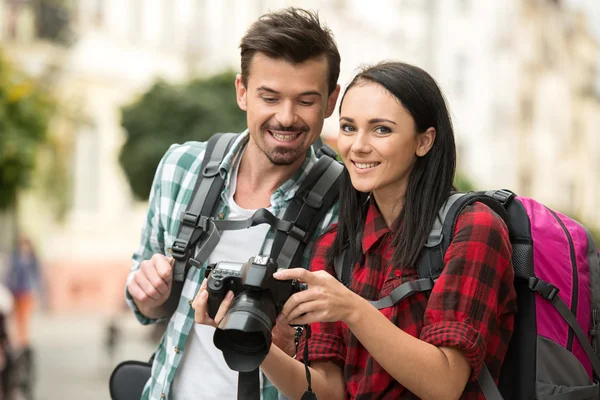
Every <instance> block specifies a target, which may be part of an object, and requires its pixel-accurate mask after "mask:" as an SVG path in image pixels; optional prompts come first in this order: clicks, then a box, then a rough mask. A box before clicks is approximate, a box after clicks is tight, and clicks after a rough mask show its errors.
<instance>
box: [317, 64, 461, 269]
mask: <svg viewBox="0 0 600 400" xmlns="http://www.w3.org/2000/svg"><path fill="white" fill-rule="evenodd" d="M364 82H374V83H377V84H379V85H381V86H383V87H384V88H385V89H387V90H388V91H389V92H390V93H391V94H393V95H394V96H395V97H396V98H397V99H398V101H399V102H400V103H401V104H402V106H404V108H405V109H406V111H408V112H409V113H410V115H411V116H412V117H413V119H414V121H415V127H416V131H417V132H418V133H424V132H425V131H426V130H427V129H428V128H430V127H433V128H435V130H436V137H435V141H434V143H433V146H432V147H431V149H430V150H429V152H428V153H427V154H426V155H425V156H423V157H419V158H417V160H416V162H415V165H414V167H413V169H412V171H411V173H410V176H409V178H408V185H407V188H406V194H405V196H404V199H403V200H404V206H403V208H402V211H401V212H400V215H399V216H398V218H397V220H396V221H395V222H394V224H393V225H392V227H393V228H394V229H395V231H394V232H393V235H394V237H393V240H392V248H393V249H394V253H393V255H392V260H391V262H392V265H394V267H412V266H415V265H416V262H417V260H418V257H419V254H420V252H421V249H422V248H423V246H424V245H425V242H426V241H427V237H428V235H429V231H430V230H431V227H432V226H433V223H434V220H435V218H436V216H437V214H438V211H439V209H440V207H441V206H442V205H443V203H444V201H446V199H447V198H448V196H449V195H450V193H451V192H452V190H453V189H454V188H453V180H454V172H455V169H456V147H455V144H454V131H453V129H452V122H451V120H450V115H449V114H448V109H447V107H446V102H445V100H444V96H443V95H442V93H441V91H440V89H439V87H438V86H437V84H436V82H435V80H434V79H433V78H432V77H431V76H430V75H429V74H428V73H427V72H425V71H423V70H422V69H421V68H418V67H415V66H412V65H408V64H404V63H400V62H386V63H381V64H378V65H375V66H372V67H369V68H367V69H365V70H363V71H362V72H360V73H359V74H358V75H356V77H354V79H353V80H352V82H350V85H348V88H347V89H346V92H345V93H348V90H350V89H351V88H352V87H353V86H356V85H357V84H360V83H364ZM344 97H345V94H344V96H343V97H342V100H341V102H340V109H341V104H342V103H343V102H344ZM340 190H341V192H340V203H339V207H340V210H339V224H338V228H337V236H336V238H335V241H334V243H333V246H332V247H331V248H330V249H329V251H328V253H327V261H328V263H331V262H333V259H334V258H335V257H336V256H337V255H338V254H339V253H340V252H341V251H342V250H343V248H345V247H347V246H349V251H350V254H351V255H352V259H353V260H354V261H355V262H356V261H358V260H359V259H360V256H361V255H362V247H361V246H362V236H363V229H364V224H365V219H366V214H367V210H368V193H362V192H359V191H358V190H356V189H354V187H353V186H352V181H351V180H350V175H349V173H348V171H347V170H345V171H344V174H343V176H342V179H341V189H340Z"/></svg>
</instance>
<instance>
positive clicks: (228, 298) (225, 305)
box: [215, 290, 234, 325]
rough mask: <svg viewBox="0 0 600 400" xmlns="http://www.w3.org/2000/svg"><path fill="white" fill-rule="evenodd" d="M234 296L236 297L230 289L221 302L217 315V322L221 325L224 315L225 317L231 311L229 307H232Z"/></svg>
mask: <svg viewBox="0 0 600 400" xmlns="http://www.w3.org/2000/svg"><path fill="white" fill-rule="evenodd" d="M233 298H234V295H233V292H232V291H231V290H230V291H229V292H227V294H226V295H225V298H224V299H223V301H222V302H221V305H220V306H219V310H217V314H216V315H215V324H217V325H219V324H220V323H221V320H222V319H223V317H225V314H227V311H229V307H231V303H233Z"/></svg>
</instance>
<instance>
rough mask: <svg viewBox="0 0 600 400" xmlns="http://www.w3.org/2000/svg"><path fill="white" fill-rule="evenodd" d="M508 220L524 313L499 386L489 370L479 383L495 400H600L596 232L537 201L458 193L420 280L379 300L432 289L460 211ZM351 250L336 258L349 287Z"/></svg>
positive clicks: (438, 227) (434, 233)
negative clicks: (474, 208) (485, 210)
mask: <svg viewBox="0 0 600 400" xmlns="http://www.w3.org/2000/svg"><path fill="white" fill-rule="evenodd" d="M476 201H478V202H481V203H484V204H486V205H487V206H489V207H490V208H491V209H492V210H493V211H494V212H496V213H497V214H498V215H499V216H500V217H502V218H503V219H504V221H505V222H506V224H507V226H508V228H509V232H510V241H511V243H512V247H513V255H512V262H513V268H514V270H515V289H516V292H517V304H518V311H517V314H516V315H515V331H514V334H513V337H512V340H511V342H510V345H509V348H508V352H507V355H506V358H505V360H504V364H503V366H502V370H501V373H500V380H499V384H498V386H496V385H495V383H494V381H493V380H492V377H491V375H490V374H489V370H488V369H487V367H485V368H483V370H482V373H481V375H480V377H479V384H480V386H481V388H482V390H483V392H484V394H485V396H486V398H487V399H488V400H491V399H502V398H504V399H515V400H525V399H527V400H529V399H543V400H578V399H579V400H598V399H600V386H599V383H598V382H599V379H598V378H599V376H600V356H599V354H600V332H599V331H600V254H599V253H598V248H597V247H596V245H595V244H594V240H593V239H592V236H591V235H590V233H589V231H588V230H587V229H586V228H585V227H584V226H583V225H581V224H579V223H578V222H576V221H575V220H573V219H571V218H569V217H567V216H565V215H563V214H560V213H558V212H555V211H553V210H551V209H549V208H547V207H546V206H544V205H543V204H540V203H538V202H537V201H535V200H533V199H530V198H527V197H521V196H516V195H515V194H514V193H512V192H510V191H507V190H496V191H488V192H475V193H456V194H453V195H452V196H450V198H449V199H448V201H447V202H446V204H445V205H444V207H442V209H441V210H440V213H439V217H440V218H439V219H438V220H436V222H435V224H434V226H433V228H432V230H431V232H430V234H429V238H428V240H427V244H426V245H425V248H424V249H423V252H422V254H421V257H420V260H419V264H418V271H419V277H420V279H418V280H416V281H413V282H407V283H405V284H403V285H401V286H400V287H398V288H396V289H395V290H394V291H393V292H392V293H391V294H390V295H389V296H387V297H386V298H383V299H380V300H378V301H375V302H372V303H373V304H374V305H375V306H376V307H378V308H383V307H389V306H390V305H391V304H395V303H396V302H398V301H402V300H403V299H405V298H407V297H408V296H410V295H412V294H414V293H415V292H419V291H429V290H431V288H433V285H434V284H435V280H436V278H437V277H438V276H439V275H440V274H441V272H442V270H443V268H444V264H443V257H444V253H445V251H446V249H447V248H448V247H449V245H450V241H451V238H452V233H453V232H454V226H455V223H456V220H457V218H458V215H459V214H460V212H461V211H462V210H463V209H464V208H465V207H466V206H468V205H470V204H473V203H474V202H476ZM347 253H348V252H345V253H344V254H342V255H340V256H338V257H337V259H336V260H335V269H336V272H337V275H338V278H339V279H340V280H341V281H342V282H344V283H348V282H349V279H350V269H351V266H352V263H351V260H349V259H348V255H347Z"/></svg>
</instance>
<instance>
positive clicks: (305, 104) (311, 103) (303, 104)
mask: <svg viewBox="0 0 600 400" xmlns="http://www.w3.org/2000/svg"><path fill="white" fill-rule="evenodd" d="M299 103H300V105H301V106H307V107H308V106H312V105H313V104H315V102H314V101H302V100H301V101H300V102H299Z"/></svg>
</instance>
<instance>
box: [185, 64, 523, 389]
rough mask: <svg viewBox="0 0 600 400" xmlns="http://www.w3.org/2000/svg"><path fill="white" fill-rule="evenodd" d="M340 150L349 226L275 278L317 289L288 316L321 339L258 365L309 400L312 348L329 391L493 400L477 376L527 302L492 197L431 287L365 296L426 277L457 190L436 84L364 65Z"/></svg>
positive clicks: (399, 69) (297, 298)
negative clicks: (306, 262) (347, 264)
mask: <svg viewBox="0 0 600 400" xmlns="http://www.w3.org/2000/svg"><path fill="white" fill-rule="evenodd" d="M338 149H339V151H340V154H341V156H342V159H343V161H344V164H345V166H346V168H347V171H346V172H345V181H344V182H343V183H342V195H341V197H340V219H339V221H340V222H339V224H338V225H337V226H336V227H335V228H332V230H331V231H330V232H328V233H327V234H325V235H324V236H323V237H322V238H321V239H320V240H319V241H318V242H317V243H316V244H315V249H314V253H313V254H314V256H313V259H312V261H311V267H310V272H309V271H306V270H303V269H299V268H298V269H290V270H285V271H281V272H278V273H277V274H275V275H276V278H277V279H282V280H284V279H300V280H302V281H304V282H306V283H307V284H308V289H307V290H305V291H303V292H300V293H297V294H295V295H293V296H292V297H291V298H290V299H289V301H288V302H287V303H286V305H285V306H284V308H283V311H282V313H281V315H280V318H279V321H280V322H287V323H290V324H310V326H311V331H312V335H311V337H310V339H309V340H308V342H307V341H306V340H301V341H300V344H299V348H298V352H297V358H298V359H297V360H294V359H290V358H289V357H288V356H286V355H285V353H284V352H283V351H281V350H279V349H278V348H277V347H276V346H274V345H273V346H272V347H271V350H270V352H269V354H268V356H267V357H266V359H265V360H264V362H263V363H262V365H261V369H262V370H263V372H265V373H266V375H267V376H268V377H269V379H270V380H271V381H272V382H273V384H274V385H275V386H276V387H277V388H278V389H279V390H280V391H281V392H283V393H284V394H285V395H286V396H287V397H290V398H292V399H296V398H300V397H301V396H302V394H303V393H304V391H305V390H306V378H305V371H304V365H303V363H302V361H303V359H304V357H305V352H304V351H305V346H308V349H306V350H307V354H308V358H309V360H310V372H311V377H312V388H313V390H314V391H315V393H316V394H317V396H318V397H319V398H320V399H344V398H345V399H356V398H360V399H397V398H403V397H405V396H406V397H411V396H412V395H411V393H412V394H414V396H416V397H418V398H422V399H436V400H438V399H446V398H448V399H457V398H464V399H476V398H484V397H483V394H482V393H481V390H480V388H479V386H478V384H477V382H476V379H477V376H478V374H479V371H480V370H481V367H482V365H483V364H484V363H485V364H486V365H488V367H489V369H490V372H491V374H492V376H493V377H494V379H496V380H497V379H498V375H499V372H500V366H501V364H502V361H503V359H504V356H505V353H506V349H507V346H508V342H509V340H510V337H511V334H512V331H513V315H514V312H515V309H516V302H515V292H514V288H513V286H512V282H513V270H512V266H511V263H510V259H511V251H512V249H511V246H510V242H509V239H508V231H507V228H506V225H505V224H504V222H503V221H502V220H501V219H500V218H499V217H498V216H497V215H496V214H494V213H493V212H492V211H491V210H490V209H489V208H488V207H487V206H485V205H483V204H480V203H475V204H474V205H472V206H469V207H467V208H465V210H464V211H463V212H462V213H461V215H460V216H459V218H458V221H457V223H456V228H455V231H454V235H453V239H452V242H451V245H450V247H449V248H448V251H447V253H446V255H445V260H444V263H445V268H444V272H443V273H442V275H441V276H440V277H439V279H438V280H437V282H436V284H435V287H434V289H433V291H432V292H431V294H430V295H429V296H427V295H426V294H424V293H417V294H416V295H414V296H412V297H410V298H408V299H406V300H403V301H401V302H399V303H397V304H395V305H394V306H392V307H388V308H384V309H382V310H377V309H376V308H374V307H373V306H372V305H371V304H370V303H369V302H368V300H377V299H379V298H383V297H385V296H387V295H388V294H389V293H390V292H391V291H392V290H393V289H394V288H396V287H398V286H400V285H401V284H402V283H404V282H407V281H411V280H415V279H418V276H417V271H416V269H415V265H416V261H417V258H418V256H419V252H420V251H421V249H422V247H423V245H424V244H425V242H426V239H427V236H428V234H429V231H430V229H431V227H432V225H433V222H434V218H435V216H436V214H437V212H438V210H439V209H440V207H441V206H442V205H443V203H444V202H445V200H446V199H447V198H448V196H449V195H450V193H451V192H452V190H453V187H452V182H453V178H454V171H455V165H456V153H455V144H454V134H453V131H452V125H451V122H450V117H449V115H448V110H447V108H446V105H445V102H444V98H443V96H442V94H441V92H440V90H439V88H438V86H437V85H436V83H435V81H434V80H433V79H432V78H431V77H430V76H429V75H428V74H427V73H426V72H425V71H423V70H421V69H419V68H417V67H414V66H410V65H407V64H402V63H384V64H380V65H376V66H374V67H371V68H368V69H366V70H364V71H363V72H361V73H359V74H358V75H357V76H356V77H355V78H354V80H353V81H352V82H351V83H350V85H349V86H348V89H347V90H346V93H345V95H344V97H343V98H342V101H341V106H340V133H339V136H338ZM346 244H349V250H348V251H350V252H351V254H352V255H353V257H354V259H355V260H358V262H357V263H356V264H355V265H354V268H353V271H352V280H351V283H350V287H349V288H346V287H345V286H344V285H342V284H341V283H340V282H339V281H338V280H337V279H336V278H335V277H334V276H335V273H334V271H333V259H334V258H335V257H336V255H338V254H339V253H340V252H341V251H342V248H343V247H344V246H345V245H346ZM205 299H206V294H205V289H201V291H200V293H199V295H198V297H197V299H196V300H195V304H194V307H195V309H196V321H197V322H200V323H210V324H214V323H215V321H212V320H210V319H209V318H208V316H206V313H205V302H206V300H205ZM230 302H231V298H229V299H228V300H226V302H224V304H223V306H222V309H226V308H227V307H228V306H229V303H230ZM223 314H224V313H223V312H221V310H220V311H219V313H218V314H217V317H216V318H215V319H216V320H217V321H216V322H219V321H218V320H219V319H220V317H221V315H223ZM306 343H308V344H306Z"/></svg>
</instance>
